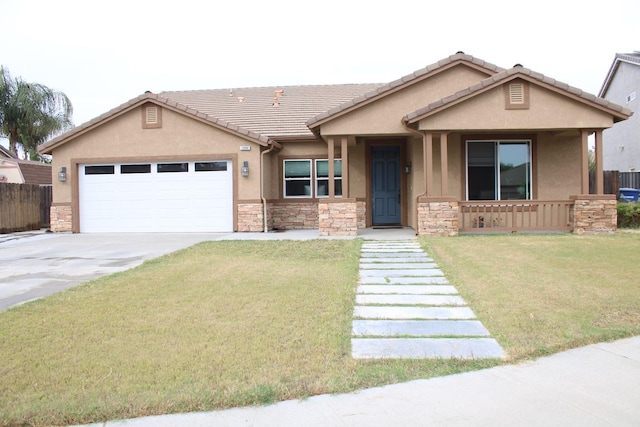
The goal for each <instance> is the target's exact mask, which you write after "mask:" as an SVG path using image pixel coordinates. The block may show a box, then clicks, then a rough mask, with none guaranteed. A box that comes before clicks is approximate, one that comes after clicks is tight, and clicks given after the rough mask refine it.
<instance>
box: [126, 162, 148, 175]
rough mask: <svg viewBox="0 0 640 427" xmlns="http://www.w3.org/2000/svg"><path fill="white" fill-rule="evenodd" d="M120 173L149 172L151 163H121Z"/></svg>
mask: <svg viewBox="0 0 640 427" xmlns="http://www.w3.org/2000/svg"><path fill="white" fill-rule="evenodd" d="M120 173H121V174H126V173H151V165H150V164H148V163H147V164H145V165H121V166H120Z"/></svg>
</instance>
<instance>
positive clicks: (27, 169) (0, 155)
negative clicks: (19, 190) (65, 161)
mask: <svg viewBox="0 0 640 427" xmlns="http://www.w3.org/2000/svg"><path fill="white" fill-rule="evenodd" d="M2 182H8V183H15V184H39V185H51V165H48V164H46V163H41V162H34V161H31V160H21V159H19V158H18V156H16V155H15V154H14V153H12V152H11V151H9V150H8V149H6V148H4V147H3V146H2V145H0V183H2Z"/></svg>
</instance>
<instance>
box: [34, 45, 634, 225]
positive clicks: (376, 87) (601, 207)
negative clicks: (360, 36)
mask: <svg viewBox="0 0 640 427" xmlns="http://www.w3.org/2000/svg"><path fill="white" fill-rule="evenodd" d="M630 114H631V112H630V111H629V110H627V109H626V108H623V107H621V106H619V105H617V104H614V103H611V102H609V101H606V100H603V99H600V98H597V97H595V96H594V95H590V94H587V93H584V92H583V91H581V90H579V89H576V88H573V87H570V86H568V85H566V84H564V83H560V82H558V81H556V80H553V79H551V78H548V77H545V76H543V75H542V74H539V73H536V72H533V71H531V70H529V69H527V68H524V67H522V66H520V65H516V66H515V67H513V68H510V69H502V68H500V67H497V66H495V65H492V64H489V63H487V62H485V61H482V60H480V59H478V58H474V57H473V56H469V55H465V54H464V53H461V52H459V53H457V54H455V55H452V56H450V57H448V58H445V59H443V60H442V61H439V62H438V63H435V64H433V65H430V66H428V67H426V68H424V69H421V70H418V71H416V72H414V73H412V74H409V75H407V76H405V77H403V78H401V79H399V80H396V81H393V82H391V83H388V84H345V85H326V86H288V87H273V88H246V89H220V90H202V91H184V92H164V93H160V94H153V93H145V94H143V95H140V96H139V97H137V98H134V99H132V100H130V101H129V102H127V103H125V104H123V105H121V106H119V107H117V108H115V109H113V110H111V111H108V112H106V113H105V114H103V115H101V116H99V117H97V118H95V119H93V120H91V121H89V122H87V123H85V124H83V125H81V126H78V127H76V128H74V129H72V130H71V131H69V132H67V133H65V134H63V135H61V136H59V137H57V138H55V139H53V140H51V141H49V142H47V143H46V144H44V145H43V146H41V149H40V151H41V152H42V153H46V154H52V155H53V167H54V172H55V173H56V174H60V173H62V175H63V176H64V177H65V178H66V179H65V180H64V181H59V180H56V181H55V182H54V195H53V198H54V204H53V206H52V209H51V215H52V218H51V223H52V229H53V230H54V231H67V230H72V231H74V232H107V231H123V232H127V231H130V232H134V231H148V232H155V231H165V232H176V231H182V232H185V231H207V232H230V231H266V230H269V229H296V228H298V229H299V228H310V229H318V230H319V232H320V235H356V234H357V232H358V230H359V229H363V228H366V227H395V226H408V227H413V228H414V229H415V230H416V233H418V234H421V235H455V234H458V233H459V232H473V231H475V232H481V231H483V232H484V231H511V232H515V231H524V230H567V231H569V230H573V231H576V232H610V231H612V230H615V227H616V207H615V198H614V196H610V195H604V194H603V184H602V180H601V179H600V180H598V182H597V185H596V187H597V188H596V190H597V191H596V192H597V194H596V195H589V194H588V193H589V168H588V137H589V135H590V134H593V133H595V140H596V163H597V167H598V168H599V170H602V155H601V150H602V131H603V130H604V129H607V128H610V127H611V126H613V124H614V123H616V122H619V121H622V120H626V119H627V118H628V117H629V116H630ZM501 165H502V166H501ZM600 176H602V174H600Z"/></svg>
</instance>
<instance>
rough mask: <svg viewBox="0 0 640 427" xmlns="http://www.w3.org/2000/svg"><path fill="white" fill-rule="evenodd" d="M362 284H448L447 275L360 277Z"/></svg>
mask: <svg viewBox="0 0 640 427" xmlns="http://www.w3.org/2000/svg"><path fill="white" fill-rule="evenodd" d="M360 284H362V285H447V284H449V282H448V281H447V278H446V277H441V276H436V277H360Z"/></svg>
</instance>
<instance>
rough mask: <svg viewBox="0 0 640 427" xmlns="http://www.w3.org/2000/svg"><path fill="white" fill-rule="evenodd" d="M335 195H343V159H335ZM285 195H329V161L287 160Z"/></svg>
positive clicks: (285, 164) (285, 165)
mask: <svg viewBox="0 0 640 427" xmlns="http://www.w3.org/2000/svg"><path fill="white" fill-rule="evenodd" d="M334 176H335V195H336V196H341V195H342V160H340V159H336V160H334ZM283 188H284V197H328V196H329V161H328V160H327V159H319V160H315V161H313V160H311V159H304V160H297V159H296V160H285V161H284V186H283Z"/></svg>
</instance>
